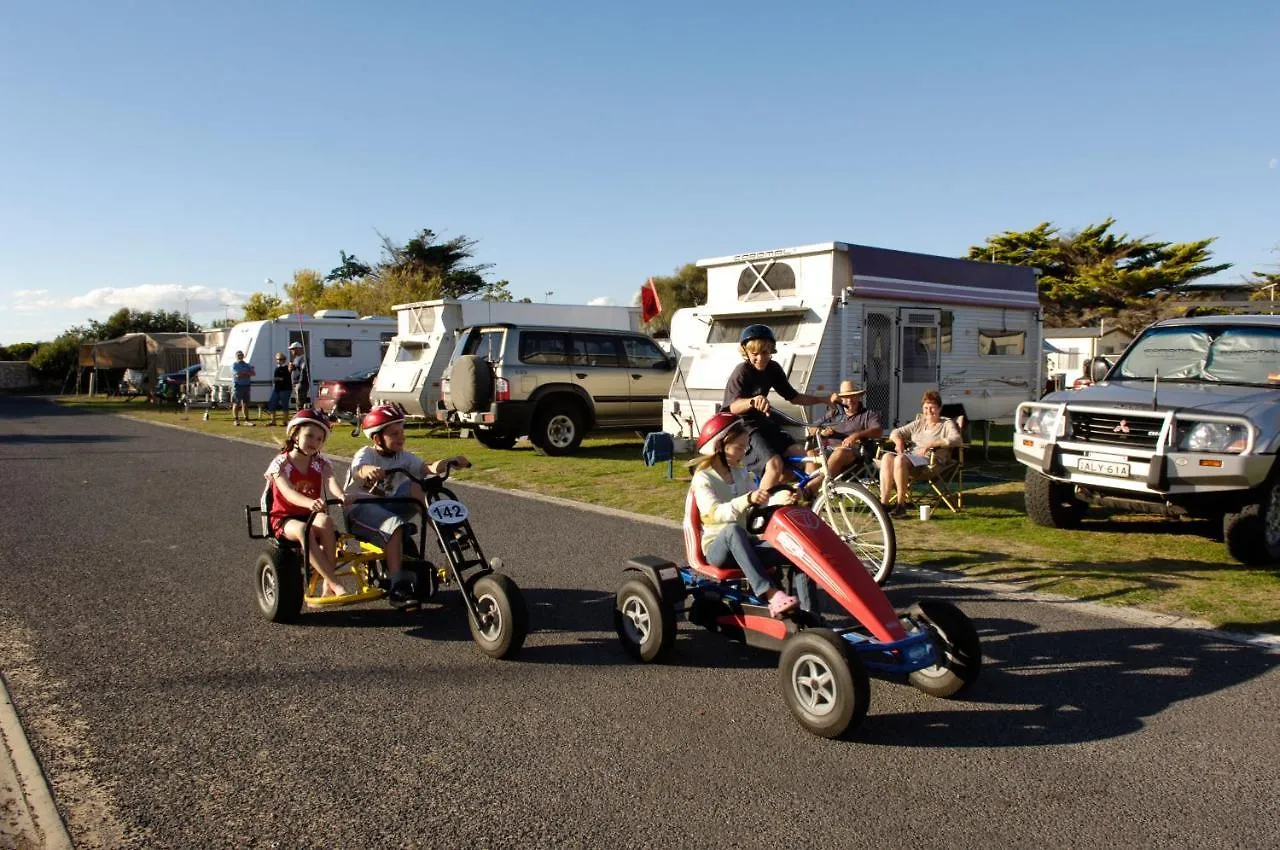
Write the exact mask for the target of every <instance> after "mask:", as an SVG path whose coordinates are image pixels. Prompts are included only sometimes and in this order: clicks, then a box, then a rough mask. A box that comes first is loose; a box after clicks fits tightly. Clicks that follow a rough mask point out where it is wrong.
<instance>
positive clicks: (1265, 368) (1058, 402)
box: [1013, 316, 1280, 564]
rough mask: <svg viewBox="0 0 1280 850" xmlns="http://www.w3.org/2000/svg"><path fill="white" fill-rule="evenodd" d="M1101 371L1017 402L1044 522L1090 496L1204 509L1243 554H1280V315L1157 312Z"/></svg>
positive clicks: (1262, 559) (1077, 510) (1030, 511)
mask: <svg viewBox="0 0 1280 850" xmlns="http://www.w3.org/2000/svg"><path fill="white" fill-rule="evenodd" d="M1102 371H1105V374H1102V373H1101V372H1102ZM1093 377H1094V378H1095V379H1097V380H1098V381H1099V382H1098V383H1097V384H1095V385H1094V386H1091V387H1086V388H1084V389H1080V390H1070V391H1065V392H1057V393H1053V394H1051V395H1048V396H1045V397H1044V398H1043V399H1041V400H1040V401H1037V402H1024V403H1023V404H1021V405H1020V406H1019V407H1018V413H1017V419H1016V425H1015V433H1014V438H1013V450H1014V455H1015V456H1016V457H1017V458H1018V460H1019V461H1021V462H1022V463H1023V464H1025V465H1026V466H1027V475H1026V505H1027V515H1028V516H1030V518H1031V519H1032V520H1033V521H1034V522H1036V523H1037V524H1039V525H1045V526H1052V527H1055V528H1070V527H1074V526H1075V525H1077V524H1078V523H1079V522H1080V519H1081V517H1082V516H1083V515H1084V512H1085V510H1086V509H1087V507H1088V505H1089V504H1103V505H1109V506H1113V507H1120V508H1123V509H1128V510H1132V511H1135V512H1142V513H1155V514H1163V515H1168V516H1191V517H1198V518H1203V519H1208V520H1210V521H1212V522H1214V523H1215V525H1216V524H1217V523H1221V529H1222V539H1223V540H1224V541H1225V543H1226V544H1227V550H1228V551H1229V552H1230V553H1231V555H1232V557H1234V558H1235V559H1236V560H1238V561H1241V562H1242V563H1245V564H1271V563H1280V463H1278V462H1277V451H1280V316H1208V317H1198V318H1190V319H1169V320H1165V321H1161V322H1156V323H1155V324H1153V325H1151V326H1150V327H1148V328H1147V329H1146V330H1144V331H1143V332H1142V333H1141V334H1140V335H1139V336H1138V338H1137V339H1135V340H1134V341H1133V342H1132V343H1130V345H1129V347H1128V349H1127V350H1126V351H1125V352H1124V354H1123V355H1122V356H1121V357H1120V359H1119V361H1117V362H1116V364H1115V365H1114V366H1112V367H1111V368H1110V369H1109V370H1105V368H1104V370H1100V372H1099V374H1096V375H1095V376H1093Z"/></svg>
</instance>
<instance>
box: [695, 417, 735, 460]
mask: <svg viewBox="0 0 1280 850" xmlns="http://www.w3.org/2000/svg"><path fill="white" fill-rule="evenodd" d="M741 424H742V420H741V419H739V418H738V417H736V416H734V415H733V414H732V413H730V412H729V411H727V410H722V411H720V412H719V413H717V414H716V415H715V416H712V417H711V418H710V419H708V420H707V421H706V424H704V425H703V426H702V430H701V431H699V432H698V453H699V454H704V455H713V454H715V453H716V452H718V451H719V450H720V444H721V443H722V442H724V438H725V436H726V435H727V434H728V433H729V431H731V430H732V429H733V428H734V427H735V426H738V425H741Z"/></svg>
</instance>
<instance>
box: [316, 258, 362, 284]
mask: <svg viewBox="0 0 1280 850" xmlns="http://www.w3.org/2000/svg"><path fill="white" fill-rule="evenodd" d="M338 256H340V257H341V258H342V265H340V266H338V267H337V268H336V269H334V270H333V271H331V272H329V273H328V274H327V275H325V276H324V279H325V282H326V283H332V282H334V281H356V280H361V279H363V278H366V277H368V276H369V275H371V274H373V269H372V268H371V267H370V266H368V265H366V264H365V263H362V262H360V261H359V260H357V259H356V258H355V255H353V254H348V253H347V252H346V251H339V252H338Z"/></svg>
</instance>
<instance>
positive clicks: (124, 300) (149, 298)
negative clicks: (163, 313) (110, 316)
mask: <svg viewBox="0 0 1280 850" xmlns="http://www.w3.org/2000/svg"><path fill="white" fill-rule="evenodd" d="M247 297H248V295H247V294H246V293H243V292H236V291H234V290H231V289H214V288H212V287H209V286H184V285H183V284H180V283H144V284H141V285H139V286H126V287H122V288H119V289H117V288H115V287H111V286H106V287H102V288H100V289H94V290H91V291H90V292H87V293H85V294H84V295H76V296H74V297H72V298H70V299H69V300H68V301H67V302H66V303H64V304H60V305H58V306H61V307H69V308H72V309H79V310H118V309H120V308H121V307H128V308H129V309H131V310H176V311H178V312H184V311H185V310H186V309H187V305H188V304H190V305H191V312H192V313H197V312H209V311H215V312H220V311H221V310H222V309H223V307H224V306H225V305H227V304H230V305H232V306H238V305H240V304H243V303H244V300H245V298H247Z"/></svg>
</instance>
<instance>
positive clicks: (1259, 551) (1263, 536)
mask: <svg viewBox="0 0 1280 850" xmlns="http://www.w3.org/2000/svg"><path fill="white" fill-rule="evenodd" d="M1277 463H1280V461H1277ZM1222 539H1223V541H1224V542H1225V543H1226V544H1227V551H1228V552H1229V553H1230V554H1231V557H1233V558H1235V559H1236V560H1237V561H1239V562H1240V563H1242V564H1248V565H1249V566H1251V567H1259V566H1266V565H1267V564H1275V563H1280V474H1273V475H1272V476H1271V482H1270V483H1269V484H1267V485H1265V486H1264V487H1263V489H1262V496H1261V498H1260V499H1259V500H1258V502H1257V503H1255V504H1252V505H1246V506H1245V507H1244V508H1243V509H1241V510H1239V511H1233V512H1229V513H1227V514H1226V515H1225V516H1223V518H1222Z"/></svg>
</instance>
